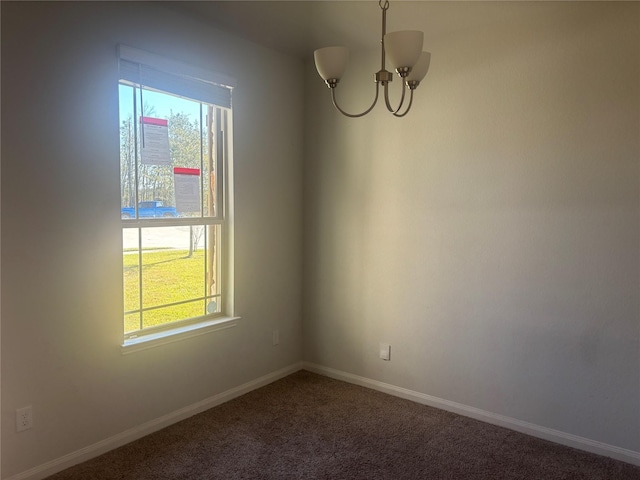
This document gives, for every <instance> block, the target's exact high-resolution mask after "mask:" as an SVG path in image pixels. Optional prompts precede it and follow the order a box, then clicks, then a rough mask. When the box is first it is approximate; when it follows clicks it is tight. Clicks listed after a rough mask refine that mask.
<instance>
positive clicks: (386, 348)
mask: <svg viewBox="0 0 640 480" xmlns="http://www.w3.org/2000/svg"><path fill="white" fill-rule="evenodd" d="M380 358H381V359H382V360H386V361H389V360H391V345H389V344H388V343H381V344H380Z"/></svg>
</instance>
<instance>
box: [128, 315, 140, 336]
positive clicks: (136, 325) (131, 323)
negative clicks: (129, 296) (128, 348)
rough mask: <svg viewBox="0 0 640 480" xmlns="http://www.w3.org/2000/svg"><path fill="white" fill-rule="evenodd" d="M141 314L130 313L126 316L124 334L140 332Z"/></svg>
mask: <svg viewBox="0 0 640 480" xmlns="http://www.w3.org/2000/svg"><path fill="white" fill-rule="evenodd" d="M140 328H141V326H140V312H136V313H128V314H126V315H125V316H124V333H125V334H126V333H131V332H135V331H137V330H140Z"/></svg>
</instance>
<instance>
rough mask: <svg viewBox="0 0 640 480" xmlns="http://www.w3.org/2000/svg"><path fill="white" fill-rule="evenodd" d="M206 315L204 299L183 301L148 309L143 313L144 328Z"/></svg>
mask: <svg viewBox="0 0 640 480" xmlns="http://www.w3.org/2000/svg"><path fill="white" fill-rule="evenodd" d="M202 315H205V303H204V300H203V299H200V300H195V301H193V302H188V303H181V304H180V305H171V306H167V307H162V308H157V309H153V310H147V311H145V312H144V314H143V319H144V320H143V325H142V326H143V328H149V327H156V326H158V325H165V324H167V323H172V322H177V321H180V320H185V319H189V318H195V317H200V316H202Z"/></svg>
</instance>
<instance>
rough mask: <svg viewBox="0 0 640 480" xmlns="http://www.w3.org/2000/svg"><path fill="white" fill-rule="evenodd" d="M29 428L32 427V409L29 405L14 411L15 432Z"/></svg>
mask: <svg viewBox="0 0 640 480" xmlns="http://www.w3.org/2000/svg"><path fill="white" fill-rule="evenodd" d="M31 427H33V408H32V407H31V405H29V406H28V407H23V408H19V409H18V410H16V431H17V432H23V431H25V430H29V429H30V428H31Z"/></svg>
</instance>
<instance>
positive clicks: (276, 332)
mask: <svg viewBox="0 0 640 480" xmlns="http://www.w3.org/2000/svg"><path fill="white" fill-rule="evenodd" d="M272 338H273V346H274V347H275V346H276V345H279V344H280V330H274V331H273V337H272Z"/></svg>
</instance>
